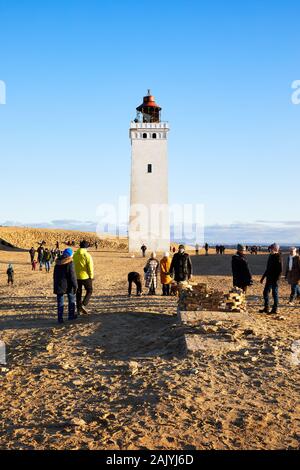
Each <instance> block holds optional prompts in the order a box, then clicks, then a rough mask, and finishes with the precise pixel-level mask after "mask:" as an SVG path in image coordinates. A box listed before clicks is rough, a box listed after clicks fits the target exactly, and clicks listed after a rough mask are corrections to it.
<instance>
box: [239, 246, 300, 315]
mask: <svg viewBox="0 0 300 470" xmlns="http://www.w3.org/2000/svg"><path fill="white" fill-rule="evenodd" d="M269 248H270V249H269V251H270V254H269V258H268V262H267V266H266V270H265V272H264V274H263V276H262V278H261V280H260V282H261V283H262V284H263V283H264V282H265V287H264V291H263V299H264V307H263V308H262V309H261V310H260V313H267V314H277V313H278V307H279V281H280V278H281V276H282V274H283V273H284V275H285V279H286V281H287V282H288V283H289V284H290V286H291V293H290V299H289V305H294V302H295V300H296V299H297V298H298V297H300V285H299V283H300V256H299V254H298V253H297V249H296V248H295V247H291V248H290V253H289V256H288V259H287V263H286V268H285V270H284V267H283V262H282V255H281V252H280V246H279V245H278V244H277V243H273V244H272V245H271V246H270V247H269ZM245 253H246V247H244V246H243V245H238V246H237V253H236V254H235V255H234V256H233V257H232V274H233V285H234V286H236V287H239V288H241V289H243V291H244V292H245V293H246V292H247V289H248V287H249V286H251V285H252V284H253V278H252V274H251V272H250V269H249V266H248V261H247V258H246V254H245ZM271 293H272V296H273V306H272V308H271V309H270V294H271Z"/></svg>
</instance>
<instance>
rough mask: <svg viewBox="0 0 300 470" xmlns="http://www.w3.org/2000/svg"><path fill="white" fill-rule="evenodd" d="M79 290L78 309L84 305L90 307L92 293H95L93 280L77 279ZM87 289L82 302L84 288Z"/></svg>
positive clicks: (77, 296)
mask: <svg viewBox="0 0 300 470" xmlns="http://www.w3.org/2000/svg"><path fill="white" fill-rule="evenodd" d="M77 283H78V289H77V292H76V301H77V308H80V307H81V306H82V305H84V306H85V307H86V306H87V305H88V303H89V301H90V299H91V296H92V293H93V279H77ZM83 287H84V288H85V291H86V292H85V296H84V299H83V300H82V288H83Z"/></svg>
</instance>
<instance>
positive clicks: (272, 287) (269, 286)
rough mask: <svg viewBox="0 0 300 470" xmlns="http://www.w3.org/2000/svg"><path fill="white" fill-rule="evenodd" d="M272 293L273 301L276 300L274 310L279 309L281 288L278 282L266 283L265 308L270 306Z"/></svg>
mask: <svg viewBox="0 0 300 470" xmlns="http://www.w3.org/2000/svg"><path fill="white" fill-rule="evenodd" d="M271 291H272V295H273V299H274V308H277V307H278V304H279V286H278V282H268V281H267V282H266V285H265V288H264V293H263V296H264V301H265V307H269V306H270V299H269V296H270V293H271Z"/></svg>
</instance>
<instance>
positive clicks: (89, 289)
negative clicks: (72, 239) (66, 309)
mask: <svg viewBox="0 0 300 470" xmlns="http://www.w3.org/2000/svg"><path fill="white" fill-rule="evenodd" d="M88 247H89V243H88V242H87V241H85V240H83V241H82V242H80V248H79V249H78V250H77V251H76V252H75V253H74V256H73V262H74V265H75V272H76V277H77V283H78V289H77V293H76V303H77V312H78V314H80V313H84V314H87V313H88V312H87V309H86V307H87V305H88V303H89V301H90V298H91V296H92V293H93V279H94V264H93V259H92V257H91V255H90V254H89V253H88V251H87V248H88ZM83 287H84V288H85V291H86V292H85V297H84V299H83V301H82V288H83Z"/></svg>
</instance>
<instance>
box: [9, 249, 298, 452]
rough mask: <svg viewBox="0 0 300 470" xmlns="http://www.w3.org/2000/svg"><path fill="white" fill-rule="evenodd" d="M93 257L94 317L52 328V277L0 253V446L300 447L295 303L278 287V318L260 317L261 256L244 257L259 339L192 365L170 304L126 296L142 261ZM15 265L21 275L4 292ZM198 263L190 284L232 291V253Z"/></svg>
mask: <svg viewBox="0 0 300 470" xmlns="http://www.w3.org/2000/svg"><path fill="white" fill-rule="evenodd" d="M92 254H93V256H94V261H95V266H96V279H95V284H94V286H95V290H94V296H93V300H92V301H91V304H90V315H89V316H88V317H84V318H83V317H82V318H80V320H78V321H77V322H75V323H67V322H66V324H65V325H63V326H59V325H57V324H56V310H55V298H54V296H53V294H52V273H51V274H49V275H47V274H46V273H45V272H42V273H40V272H31V266H30V264H29V263H28V261H29V260H28V258H29V256H28V255H27V253H17V252H4V251H2V252H0V302H1V303H0V339H2V340H3V341H4V342H5V343H6V346H7V365H6V366H2V368H1V366H0V383H1V390H0V415H1V421H0V448H1V449H145V448H148V449H296V448H299V441H300V426H299V419H300V411H299V384H300V381H299V378H300V374H299V365H297V361H296V362H295V361H294V360H293V358H294V356H293V352H292V344H293V341H295V340H298V339H300V331H299V319H300V305H297V306H296V307H287V300H288V293H289V288H288V286H287V285H286V284H285V283H284V282H283V283H282V287H281V302H282V307H281V313H280V315H281V316H282V317H283V318H282V319H280V317H266V316H264V315H262V314H258V313H257V312H258V309H259V307H260V306H261V293H262V286H261V285H260V284H259V282H258V280H259V275H260V274H261V273H262V271H263V267H264V265H265V262H266V257H265V256H262V255H259V256H257V257H255V256H252V257H251V256H249V259H250V262H251V266H252V269H253V272H254V274H255V280H256V282H255V286H254V287H253V288H252V289H251V291H250V292H249V296H248V301H249V312H250V318H251V324H252V328H253V330H254V334H253V335H251V336H249V337H247V338H246V339H245V338H244V339H243V341H241V342H240V349H237V350H236V351H235V352H228V353H224V354H223V353H222V354H220V353H219V352H218V351H217V350H216V351H212V350H208V351H206V352H202V354H201V355H199V356H197V357H195V356H188V357H187V356H186V355H185V349H184V340H183V333H184V327H181V326H179V325H178V324H177V323H176V307H177V304H176V299H175V298H163V297H161V296H160V295H157V296H156V297H146V296H145V297H142V298H137V297H132V298H131V299H128V297H127V295H126V289H127V285H126V276H127V273H128V271H129V270H139V271H140V272H142V267H143V265H144V260H143V259H141V258H136V259H132V258H130V257H129V255H127V254H125V253H122V254H117V253H99V252H97V253H96V252H92ZM11 261H12V262H13V263H14V265H15V271H16V279H15V286H14V287H13V288H8V287H7V286H6V276H5V274H4V273H5V270H6V266H7V263H8V262H11ZM193 263H194V267H195V273H196V276H195V279H196V280H197V281H204V282H208V283H209V285H210V286H214V287H216V288H219V289H227V288H229V287H230V286H231V278H230V255H227V256H224V257H221V256H219V257H217V256H209V257H205V256H200V257H197V258H195V257H193ZM159 292H160V289H159ZM237 341H239V339H237ZM238 344H239V343H238ZM245 344H246V346H245ZM253 358H254V359H253Z"/></svg>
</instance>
